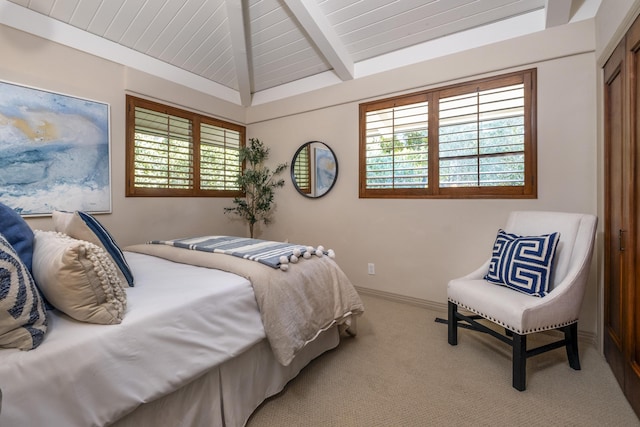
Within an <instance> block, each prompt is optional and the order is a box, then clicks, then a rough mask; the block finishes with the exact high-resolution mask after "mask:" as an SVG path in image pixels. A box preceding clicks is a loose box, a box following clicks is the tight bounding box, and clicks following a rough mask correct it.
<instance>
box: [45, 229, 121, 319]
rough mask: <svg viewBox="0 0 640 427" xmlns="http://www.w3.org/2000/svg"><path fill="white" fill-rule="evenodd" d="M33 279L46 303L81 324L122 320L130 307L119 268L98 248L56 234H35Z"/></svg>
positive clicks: (91, 244) (50, 232) (46, 232)
mask: <svg viewBox="0 0 640 427" xmlns="http://www.w3.org/2000/svg"><path fill="white" fill-rule="evenodd" d="M33 276H34V278H35V279H36V282H38V286H39V287H40V290H41V291H42V293H43V294H44V296H45V297H46V298H47V300H48V301H49V302H50V303H51V304H52V305H53V306H54V307H55V308H57V309H58V310H60V311H62V312H63V313H65V314H67V315H68V316H69V317H72V318H74V319H76V320H79V321H81V322H89V323H99V324H103V325H111V324H118V323H120V322H121V321H122V317H123V316H124V311H125V308H126V305H127V299H126V294H125V291H124V290H123V289H122V288H123V285H122V282H121V281H120V279H119V277H118V274H117V268H116V266H115V265H114V263H113V262H112V261H111V259H110V258H109V256H108V255H107V253H106V252H105V251H104V250H103V249H102V248H100V247H99V246H97V245H94V244H93V243H90V242H85V241H82V240H76V239H73V238H71V237H69V236H67V235H64V234H62V233H57V232H55V231H41V230H36V231H35V241H34V250H33Z"/></svg>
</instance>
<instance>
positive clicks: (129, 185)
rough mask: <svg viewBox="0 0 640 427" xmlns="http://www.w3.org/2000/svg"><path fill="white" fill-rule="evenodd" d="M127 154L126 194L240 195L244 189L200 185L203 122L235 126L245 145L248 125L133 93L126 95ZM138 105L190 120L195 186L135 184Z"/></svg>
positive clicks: (134, 195) (221, 126)
mask: <svg viewBox="0 0 640 427" xmlns="http://www.w3.org/2000/svg"><path fill="white" fill-rule="evenodd" d="M126 105H127V116H126V154H125V157H126V158H125V164H126V171H125V179H126V181H125V182H126V190H125V195H126V196H127V197H241V196H243V193H242V191H241V190H212V189H201V188H200V126H201V124H208V125H212V126H216V127H220V128H223V129H228V130H233V131H236V132H238V133H239V140H240V147H244V145H245V140H246V128H245V127H244V126H241V125H237V124H234V123H229V122H226V121H224V120H220V119H216V118H214V117H209V116H204V115H201V114H197V113H194V112H191V111H187V110H182V109H179V108H176V107H172V106H168V105H164V104H161V103H158V102H154V101H150V100H147V99H143V98H138V97H135V96H132V95H127V96H126ZM136 107H140V108H145V109H148V110H152V111H155V112H159V113H163V114H168V115H171V116H176V117H180V118H184V119H188V120H190V122H191V126H192V133H193V140H192V144H193V147H192V150H193V160H192V165H191V166H192V169H193V186H192V187H191V188H188V189H176V188H147V187H136V186H135V180H134V173H135V110H136ZM244 166H245V165H244V163H243V164H241V165H240V172H242V171H243V170H244Z"/></svg>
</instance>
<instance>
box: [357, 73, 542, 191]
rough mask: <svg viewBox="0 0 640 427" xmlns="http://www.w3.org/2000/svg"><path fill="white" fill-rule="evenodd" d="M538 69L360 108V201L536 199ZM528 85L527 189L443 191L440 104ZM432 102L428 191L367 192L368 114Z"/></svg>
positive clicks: (379, 102)
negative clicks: (466, 95)
mask: <svg viewBox="0 0 640 427" xmlns="http://www.w3.org/2000/svg"><path fill="white" fill-rule="evenodd" d="M536 74H537V73H536V69H528V70H523V71H518V72H513V73H509V74H503V75H498V76H494V77H487V78H483V79H478V80H474V81H470V82H465V83H461V84H455V85H450V86H445V87H440V88H435V89H429V90H425V91H420V92H414V93H410V94H407V95H400V96H395V97H392V98H385V99H381V100H376V101H371V102H366V103H361V104H360V111H359V122H360V128H359V140H360V141H359V197H360V198H405V199H411V198H443V199H447V198H448V199H474V198H477V199H509V198H513V199H535V198H537V195H538V190H537V130H536V129H537V114H536V111H537V78H536ZM520 83H522V84H523V85H524V128H525V130H524V185H521V186H473V187H440V183H439V160H440V159H439V152H438V149H439V117H438V110H439V108H438V106H439V100H440V99H442V98H446V97H448V96H453V95H459V94H464V93H473V92H476V91H479V90H487V89H492V88H499V87H503V86H504V87H506V86H509V85H513V84H520ZM425 100H426V101H427V102H428V183H429V185H428V187H427V188H385V189H372V188H367V176H366V172H367V170H366V166H367V158H366V145H367V139H366V135H367V113H369V112H372V111H377V110H383V109H387V108H391V107H394V106H404V105H409V104H413V103H418V102H424V101H425Z"/></svg>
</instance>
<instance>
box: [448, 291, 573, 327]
mask: <svg viewBox="0 0 640 427" xmlns="http://www.w3.org/2000/svg"><path fill="white" fill-rule="evenodd" d="M448 300H449V301H451V302H452V303H454V304H456V305H457V306H459V307H462V308H464V309H465V310H469V311H471V312H473V313H475V314H477V315H479V316H482V317H484V318H485V319H487V320H490V321H492V322H493V323H496V324H498V325H500V326H502V327H504V328H507V329H509V330H510V331H512V332H515V333H516V334H520V335H526V334H532V333H535V332H542V331H550V330H553V329H558V328H562V327H564V326H569V325H571V324H573V323H576V322H577V321H578V319H575V320H572V321H570V322H564V323H561V324H558V325H552V326H546V327H544V328H536V329H528V330H526V331H521V330H519V329H517V328H514V327H513V326H510V325H507V324H506V323H504V322H501V321H500V320H498V319H494V318H493V317H491V316H488V315H486V314H484V313H481V312H479V311H478V310H475V309H473V308H471V307H467V306H466V305H464V304H462V303H459V302H458V301H455V300H453V299H451V298H448Z"/></svg>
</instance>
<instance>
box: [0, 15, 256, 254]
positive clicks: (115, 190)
mask: <svg viewBox="0 0 640 427" xmlns="http://www.w3.org/2000/svg"><path fill="white" fill-rule="evenodd" d="M0 56H1V57H2V61H0V80H4V81H9V82H13V83H18V84H22V85H27V86H32V87H36V88H42V89H46V90H50V91H54V92H60V93H64V94H67V95H72V96H78V97H82V98H88V99H93V100H97V101H101V102H106V103H109V104H110V109H111V163H112V167H111V192H112V211H113V213H112V214H107V215H100V216H99V220H100V221H101V222H103V223H104V224H105V226H106V227H107V228H108V229H109V230H110V231H111V232H112V233H113V235H114V237H115V239H116V240H117V241H118V243H120V244H121V245H128V244H133V243H140V242H143V241H146V240H150V239H152V238H156V236H157V237H158V238H171V237H180V236H190V235H202V234H215V233H225V232H226V233H236V234H238V233H243V232H244V227H243V226H242V224H240V223H232V222H229V221H228V218H227V217H226V216H225V215H224V213H223V207H224V206H231V202H230V200H231V199H228V198H227V199H212V198H188V199H184V198H154V197H149V198H126V197H125V196H124V191H125V179H124V170H125V169H124V159H125V94H126V93H133V94H136V95H139V96H154V97H156V98H159V99H161V100H162V101H163V102H165V103H170V104H173V105H176V106H178V107H182V108H185V107H186V108H190V109H193V110H196V111H198V112H204V113H206V114H211V115H215V116H216V117H220V118H224V119H227V120H229V121H234V122H240V123H243V122H244V119H245V109H244V108H242V107H239V106H237V105H234V104H231V103H228V102H224V101H220V100H218V99H216V98H213V97H211V96H207V95H204V94H202V93H199V92H196V91H194V90H191V89H188V88H185V87H182V86H179V85H176V84H173V83H171V82H169V81H166V80H162V79H159V78H156V77H153V76H150V75H147V74H144V73H141V72H137V71H135V70H132V69H128V68H125V67H123V66H121V65H117V64H114V63H112V62H109V61H105V60H102V59H100V58H97V57H95V56H92V55H89V54H86V53H83V52H80V51H77V50H74V49H71V48H68V47H64V46H61V45H58V44H56V43H52V42H48V41H45V40H43V39H41V38H38V37H35V36H32V35H30V34H27V33H24V32H21V31H18V30H15V29H12V28H10V27H6V26H2V25H0ZM29 223H30V225H31V226H32V227H33V228H40V229H50V228H51V227H52V224H51V220H50V218H35V219H29Z"/></svg>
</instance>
